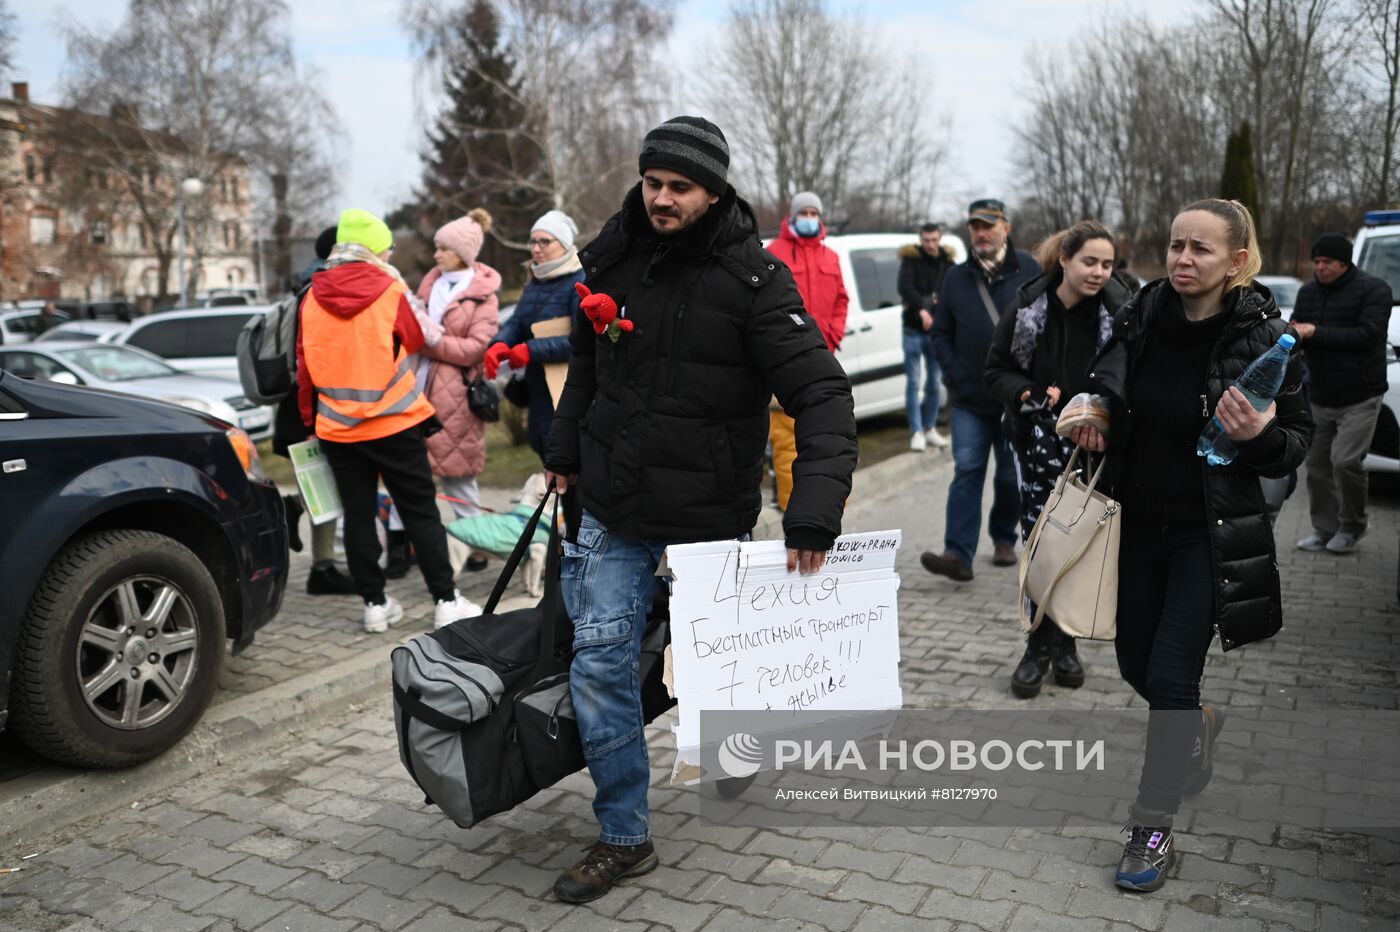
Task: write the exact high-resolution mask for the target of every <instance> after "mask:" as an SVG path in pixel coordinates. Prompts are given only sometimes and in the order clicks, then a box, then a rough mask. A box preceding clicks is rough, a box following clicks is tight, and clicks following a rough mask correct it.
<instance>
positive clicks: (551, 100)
mask: <svg viewBox="0 0 1400 932" xmlns="http://www.w3.org/2000/svg"><path fill="white" fill-rule="evenodd" d="M493 5H494V7H495V9H496V14H497V17H498V19H499V23H500V29H501V36H502V37H503V40H504V45H505V48H506V49H507V50H508V51H509V54H510V56H511V58H512V59H513V60H514V62H515V64H516V67H517V69H518V71H517V74H516V76H515V77H516V78H517V79H518V86H514V84H515V82H508V81H505V80H502V79H501V78H500V77H499V76H498V75H495V74H492V73H490V72H488V71H487V70H486V69H482V72H481V73H480V75H479V76H480V77H481V78H482V79H483V80H486V81H490V82H494V89H495V91H496V92H498V93H501V94H504V95H507V96H508V97H509V99H511V100H512V101H513V102H514V103H515V105H516V106H518V107H519V108H520V109H521V111H522V113H523V118H522V119H521V121H520V123H519V125H518V126H515V127H511V128H509V129H508V130H502V129H501V128H499V127H493V126H490V125H483V126H474V127H464V130H469V131H471V132H477V133H498V134H499V133H509V134H511V135H512V136H513V137H514V140H515V143H516V144H520V143H522V142H525V143H528V145H529V146H530V147H531V148H532V149H533V150H534V151H535V153H537V156H538V158H533V157H532V158H530V159H528V160H526V161H527V164H528V169H529V170H528V171H525V172H522V173H521V175H520V177H519V178H517V179H515V181H516V182H518V184H517V185H516V186H517V187H518V188H520V189H523V190H534V191H537V192H539V193H541V194H543V195H544V196H546V197H547V198H548V200H549V202H551V203H553V204H554V206H556V207H558V208H560V209H563V210H567V211H569V212H570V213H571V214H573V216H574V218H575V220H576V221H578V222H579V226H580V229H583V230H588V229H596V228H597V227H598V226H600V225H601V223H602V221H603V220H604V219H605V218H607V217H608V216H609V215H610V214H612V213H613V212H614V211H615V210H616V209H617V203H618V200H619V198H620V197H621V195H622V193H623V192H624V191H625V190H626V189H627V187H628V186H629V185H630V183H631V180H632V178H633V177H634V176H635V174H636V154H637V143H638V141H639V140H640V138H641V136H642V135H643V134H644V133H645V132H646V130H647V129H648V128H650V126H651V125H653V124H654V123H655V122H656V121H657V120H658V119H659V118H660V116H661V113H660V110H661V102H662V101H663V100H664V98H665V94H666V89H667V88H666V82H665V81H664V80H663V79H661V78H660V75H662V74H664V70H663V68H662V67H661V65H660V63H659V62H658V60H657V54H658V51H659V50H660V49H661V48H662V46H663V43H664V40H665V38H666V36H667V35H668V33H669V32H670V28H671V23H672V13H671V3H670V2H669V0H599V2H596V3H589V4H580V3H577V2H574V0H496V2H495V3H494V4H493ZM468 6H469V4H466V3H463V2H460V0H408V2H406V3H405V19H406V21H407V23H408V26H409V28H410V29H411V30H412V32H413V34H414V35H415V37H416V41H417V44H418V47H419V49H420V51H421V52H422V53H423V56H422V60H423V62H424V63H425V65H426V66H427V67H430V68H434V69H436V68H440V67H441V66H442V64H443V62H444V61H445V60H446V59H447V58H448V57H450V56H453V55H455V54H457V53H458V51H459V48H458V43H459V40H458V39H457V36H458V35H459V33H458V32H457V30H455V29H452V28H450V26H451V23H452V22H453V21H455V20H457V19H460V18H461V17H463V16H465V14H466V9H467V7H468ZM492 235H493V236H498V235H505V231H494V230H493V231H492ZM512 245H519V244H512Z"/></svg>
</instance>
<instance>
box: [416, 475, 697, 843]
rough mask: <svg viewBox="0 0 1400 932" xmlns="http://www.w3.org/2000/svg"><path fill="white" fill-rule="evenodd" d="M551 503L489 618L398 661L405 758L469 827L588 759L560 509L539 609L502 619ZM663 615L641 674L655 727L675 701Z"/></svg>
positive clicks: (425, 642) (500, 587)
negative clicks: (668, 684) (667, 676)
mask: <svg viewBox="0 0 1400 932" xmlns="http://www.w3.org/2000/svg"><path fill="white" fill-rule="evenodd" d="M548 500H549V496H546V497H545V500H544V501H542V502H541V503H540V506H539V508H537V509H535V513H534V515H532V516H531V518H530V521H529V522H528V523H527V524H526V526H525V530H524V533H523V534H521V537H520V540H519V542H518V543H517V544H516V546H515V550H514V551H512V553H511V555H510V558H509V559H508V560H507V561H506V565H505V568H504V569H502V571H501V575H500V578H498V579H497V580H496V585H495V588H494V589H492V591H491V596H490V598H489V599H488V600H487V602H486V606H485V611H484V612H483V614H482V615H480V616H478V617H475V618H464V619H461V620H460V621H456V622H453V623H452V624H450V625H448V626H446V627H444V628H440V629H438V630H436V631H432V632H429V633H426V634H421V635H419V636H418V637H416V638H413V639H412V640H411V641H409V642H407V643H406V644H403V645H401V646H400V647H397V648H395V649H394V651H393V654H392V655H391V656H392V662H393V681H394V687H393V689H394V723H395V728H396V732H397V734H398V739H399V757H400V759H401V760H402V761H403V763H404V766H405V767H406V768H407V769H408V772H409V775H410V776H411V777H413V779H414V781H415V782H416V783H417V784H418V786H419V788H420V789H422V790H423V793H424V794H425V796H426V801H427V802H429V803H434V804H436V805H437V806H438V807H439V808H440V809H442V811H443V812H444V813H446V814H447V816H448V817H449V818H451V819H452V820H453V821H454V822H456V823H457V824H458V825H460V826H462V827H463V828H470V827H472V826H473V825H475V824H477V823H478V822H480V821H481V820H482V819H485V818H487V817H488V816H492V815H495V814H496V813H498V812H506V811H508V810H510V809H513V808H514V807H515V806H517V805H519V804H520V803H522V802H524V801H525V800H527V799H529V798H530V797H531V796H534V795H535V794H536V793H537V792H539V791H540V790H541V789H544V788H545V787H547V786H551V785H553V784H554V783H555V782H556V781H558V780H560V779H562V778H564V777H566V776H568V775H569V774H571V773H574V772H576V771H578V770H580V769H582V768H583V767H584V766H585V763H586V762H585V761H584V758H583V750H582V746H581V744H580V741H579V736H578V724H577V721H576V720H575V719H574V716H573V705H572V702H571V701H570V700H569V698H568V696H569V686H568V675H569V674H568V671H569V665H570V663H571V662H572V659H573V648H572V645H573V624H572V623H571V622H570V621H569V617H568V613H567V612H566V611H565V608H564V600H563V595H562V593H561V592H560V588H559V585H560V583H559V567H560V553H561V544H560V538H559V524H558V508H557V505H556V508H555V512H554V518H553V519H552V520H551V524H550V537H549V544H548V555H547V557H546V561H545V572H544V577H545V578H544V595H543V596H542V597H541V599H540V601H539V604H538V605H536V606H535V607H534V608H525V609H516V610H514V611H509V612H504V613H501V614H496V612H495V609H496V606H497V604H498V603H499V602H500V599H501V596H502V595H503V594H504V592H505V589H506V586H507V585H508V584H509V583H510V580H511V577H512V576H513V575H514V573H515V570H516V568H517V567H518V566H519V565H520V562H521V560H522V559H523V558H524V556H525V553H526V550H527V549H528V547H529V544H530V541H531V539H532V538H533V537H534V533H535V528H536V527H537V526H538V524H539V521H540V519H541V516H542V515H543V512H544V508H545V504H546V502H548ZM662 601H663V603H664V600H662ZM653 615H654V616H656V618H655V620H654V621H653V622H649V624H648V630H647V632H646V634H645V636H644V643H643V656H642V670H641V676H642V681H643V684H644V685H643V689H642V694H643V697H644V703H643V706H644V709H645V710H646V712H647V715H646V719H647V721H651V720H652V719H653V718H655V717H656V716H657V715H659V714H660V713H661V712H663V711H665V710H666V709H667V708H670V707H671V706H672V705H674V704H675V703H674V700H672V699H670V698H669V697H668V696H667V695H666V690H665V687H664V686H663V685H661V676H662V662H661V655H662V651H664V648H665V644H666V641H667V639H668V636H669V625H667V623H666V618H665V612H664V611H661V612H656V611H654V612H653Z"/></svg>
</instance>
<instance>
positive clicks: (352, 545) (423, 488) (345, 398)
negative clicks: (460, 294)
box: [297, 208, 480, 634]
mask: <svg viewBox="0 0 1400 932" xmlns="http://www.w3.org/2000/svg"><path fill="white" fill-rule="evenodd" d="M393 246H394V237H393V235H392V234H391V233H390V232H389V228H388V227H387V226H386V225H385V224H384V221H382V220H380V219H379V218H378V217H376V216H374V215H373V214H371V213H369V212H368V211H364V210H358V209H353V208H352V209H350V210H347V211H345V212H344V213H342V214H341V215H340V223H339V224H338V225H337V227H336V245H335V248H334V249H333V250H331V254H330V257H329V258H328V259H327V260H326V268H325V269H324V270H323V271H320V272H317V273H316V274H314V275H312V276H311V291H310V292H308V293H307V295H306V298H305V299H304V300H303V301H302V305H301V326H300V327H299V328H298V330H297V399H298V402H299V404H300V406H301V418H302V422H303V423H305V424H306V425H307V426H308V427H313V428H314V429H315V432H316V436H317V438H319V439H320V441H321V450H322V452H323V453H324V455H325V457H326V462H327V463H328V464H329V465H330V467H331V472H332V473H333V474H334V475H335V484H336V488H337V489H338V490H339V492H340V501H341V506H342V507H343V508H344V511H345V561H346V563H347V564H348V565H349V567H350V575H351V577H353V578H354V580H355V588H356V590H357V591H358V592H359V594H360V597H361V598H362V599H363V600H364V603H365V614H364V628H365V631H367V632H369V633H371V634H379V633H382V632H384V631H385V630H387V629H388V628H390V627H392V626H393V625H395V624H397V623H398V622H399V621H400V620H402V619H403V606H402V605H400V604H399V602H398V600H397V599H395V598H394V597H393V596H390V595H386V594H385V592H384V570H383V569H382V568H381V567H380V566H379V556H380V553H381V551H382V548H381V547H380V544H379V533H378V531H377V530H376V528H375V521H377V520H378V507H379V501H378V492H379V480H380V478H381V477H382V478H383V480H384V485H385V487H386V488H388V490H389V494H390V495H391V496H392V497H393V499H394V505H395V507H396V508H397V509H398V512H399V515H400V516H401V517H402V518H403V523H404V529H405V530H406V531H407V532H408V538H409V540H410V541H411V542H412V543H413V549H414V551H415V552H416V553H417V555H418V568H419V570H421V571H422V573H423V581H424V582H426V583H427V584H428V590H429V592H431V593H432V596H433V599H434V601H435V603H436V607H435V609H434V614H433V621H434V625H435V626H436V627H442V626H443V625H445V624H448V623H449V622H452V621H455V620H456V619H458V618H465V617H467V616H469V615H476V614H479V613H480V610H479V609H477V607H476V606H475V605H474V604H473V603H471V602H469V601H468V600H467V599H465V598H463V597H462V596H461V594H460V593H458V592H457V589H456V587H455V585H454V584H453V581H452V561H451V560H450V558H449V557H448V554H447V532H446V530H445V529H444V528H443V526H442V521H441V519H440V518H439V516H438V509H437V487H436V486H435V485H434V484H433V474H432V470H431V469H430V468H429V466H428V448H427V445H426V443H425V440H424V424H425V422H427V423H434V422H433V421H432V420H430V419H432V418H433V406H432V404H431V403H430V402H429V401H428V399H427V397H425V396H424V395H423V386H422V385H421V384H419V382H418V381H417V379H416V378H415V377H414V372H413V369H414V365H413V364H414V362H415V358H414V355H413V354H415V353H417V352H418V350H419V349H421V348H422V347H423V346H424V345H436V344H437V343H438V341H440V340H441V339H442V333H443V331H442V325H441V324H435V323H433V321H432V320H430V319H429V318H428V316H427V315H426V314H424V313H423V312H422V310H421V309H419V308H415V306H414V305H413V302H412V301H411V300H410V299H409V292H408V288H407V287H406V286H405V285H404V283H403V279H402V278H401V277H400V276H399V273H398V270H397V269H395V268H394V267H393V266H391V265H389V263H388V262H387V261H386V260H387V257H388V255H389V252H390V250H392V249H393Z"/></svg>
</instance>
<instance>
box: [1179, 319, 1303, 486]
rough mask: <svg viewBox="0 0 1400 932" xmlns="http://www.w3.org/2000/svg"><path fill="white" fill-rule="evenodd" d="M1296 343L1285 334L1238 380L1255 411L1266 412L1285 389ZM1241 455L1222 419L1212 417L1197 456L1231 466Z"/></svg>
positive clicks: (1199, 443)
mask: <svg viewBox="0 0 1400 932" xmlns="http://www.w3.org/2000/svg"><path fill="white" fill-rule="evenodd" d="M1295 342H1297V341H1296V340H1295V339H1294V338H1293V335H1292V334H1289V333H1285V334H1284V335H1283V336H1281V337H1279V338H1278V342H1277V343H1275V344H1274V345H1273V346H1271V347H1269V349H1268V352H1266V353H1264V355H1262V356H1260V357H1259V358H1258V359H1256V360H1254V362H1252V363H1250V364H1249V368H1248V369H1246V370H1244V375H1242V376H1240V377H1239V379H1238V380H1236V382H1235V385H1236V386H1237V387H1238V388H1239V390H1240V391H1242V392H1244V396H1245V397H1246V398H1248V399H1249V403H1250V404H1252V405H1253V406H1254V410H1255V411H1263V410H1264V409H1265V408H1267V407H1268V406H1269V403H1270V402H1272V401H1273V400H1274V396H1275V395H1277V394H1278V390H1279V388H1280V387H1281V386H1282V385H1283V376H1284V374H1285V373H1286V372H1287V371H1288V353H1289V351H1290V350H1292V349H1293V344H1294V343H1295ZM1238 453H1239V448H1238V447H1236V446H1235V442H1234V441H1233V440H1231V439H1230V438H1229V436H1228V435H1226V433H1225V428H1224V427H1221V426H1220V418H1218V417H1212V418H1211V419H1210V423H1209V424H1207V425H1206V426H1205V429H1204V430H1202V431H1201V437H1200V439H1199V440H1197V441H1196V455H1197V456H1204V457H1205V458H1206V462H1207V463H1209V464H1210V465H1212V466H1228V465H1230V464H1231V463H1233V462H1234V461H1235V456H1236V455H1237V454H1238Z"/></svg>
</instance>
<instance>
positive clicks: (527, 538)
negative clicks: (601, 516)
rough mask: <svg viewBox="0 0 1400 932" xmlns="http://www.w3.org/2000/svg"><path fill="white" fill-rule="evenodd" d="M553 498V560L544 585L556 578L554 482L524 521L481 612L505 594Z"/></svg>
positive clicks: (492, 607) (490, 609)
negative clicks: (513, 547) (522, 528)
mask: <svg viewBox="0 0 1400 932" xmlns="http://www.w3.org/2000/svg"><path fill="white" fill-rule="evenodd" d="M551 497H553V498H554V518H553V519H552V520H551V521H550V522H549V559H550V560H552V561H553V571H552V572H549V571H546V572H547V578H546V580H545V586H546V587H547V586H548V585H549V583H550V580H558V578H559V572H558V557H556V556H555V555H554V552H555V550H557V549H558V546H559V496H558V495H556V494H555V492H554V483H553V482H552V481H551V482H550V483H549V488H548V489H547V490H546V491H545V495H544V498H542V499H540V504H539V506H538V507H537V508H536V509H535V513H534V514H532V515H530V520H529V521H527V522H525V530H524V532H523V533H522V534H521V535H520V539H519V540H518V541H516V542H515V549H514V550H512V551H511V552H510V556H509V557H507V558H506V565H505V567H503V568H502V569H501V575H500V576H499V577H497V579H496V585H495V586H494V587H493V588H492V589H491V595H490V597H489V598H487V600H486V607H485V609H483V611H482V614H485V615H489V614H491V613H492V612H494V611H495V610H496V605H497V603H499V602H500V601H501V596H503V595H505V591H506V586H509V585H510V580H511V577H513V576H514V575H515V570H516V568H517V567H519V566H520V561H522V560H523V559H525V553H526V551H528V550H529V549H530V542H531V541H532V540H534V537H535V529H536V528H538V527H539V526H540V517H541V516H542V515H543V514H544V506H545V505H547V504H549V499H550V498H551Z"/></svg>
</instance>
